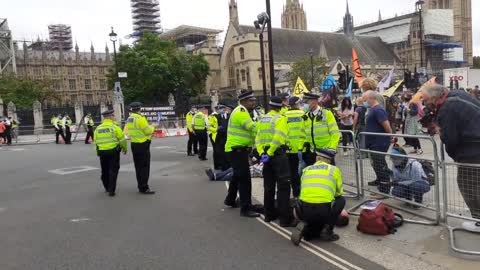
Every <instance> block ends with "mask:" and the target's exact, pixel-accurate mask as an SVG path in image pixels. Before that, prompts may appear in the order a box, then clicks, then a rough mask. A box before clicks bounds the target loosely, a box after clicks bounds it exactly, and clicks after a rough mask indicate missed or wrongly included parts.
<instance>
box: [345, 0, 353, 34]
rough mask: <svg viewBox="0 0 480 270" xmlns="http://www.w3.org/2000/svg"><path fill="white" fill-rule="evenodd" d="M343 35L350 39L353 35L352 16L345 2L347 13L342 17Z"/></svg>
mask: <svg viewBox="0 0 480 270" xmlns="http://www.w3.org/2000/svg"><path fill="white" fill-rule="evenodd" d="M343 33H344V34H345V35H347V36H349V37H351V38H353V37H354V35H355V30H354V27H353V16H352V15H351V14H350V7H349V6H348V0H347V11H346V13H345V17H343Z"/></svg>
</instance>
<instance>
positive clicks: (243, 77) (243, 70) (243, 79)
mask: <svg viewBox="0 0 480 270" xmlns="http://www.w3.org/2000/svg"><path fill="white" fill-rule="evenodd" d="M246 80H247V76H246V73H245V69H242V82H244V81H246Z"/></svg>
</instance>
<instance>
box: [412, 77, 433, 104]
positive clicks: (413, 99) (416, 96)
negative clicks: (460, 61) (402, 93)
mask: <svg viewBox="0 0 480 270" xmlns="http://www.w3.org/2000/svg"><path fill="white" fill-rule="evenodd" d="M436 80H437V77H435V76H433V77H432V78H431V79H430V80H429V81H428V82H426V83H424V84H423V85H422V87H420V90H418V92H417V93H416V94H415V95H414V96H413V98H412V100H411V101H410V103H412V102H415V103H418V102H419V101H420V98H421V97H422V92H423V89H425V87H426V86H428V85H430V84H434V83H436Z"/></svg>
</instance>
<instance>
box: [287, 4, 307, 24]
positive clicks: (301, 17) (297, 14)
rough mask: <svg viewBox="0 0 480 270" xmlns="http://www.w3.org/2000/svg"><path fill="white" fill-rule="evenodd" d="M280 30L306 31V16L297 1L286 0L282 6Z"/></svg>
mask: <svg viewBox="0 0 480 270" xmlns="http://www.w3.org/2000/svg"><path fill="white" fill-rule="evenodd" d="M282 28H285V29H296V30H305V31H306V30H307V14H306V13H305V10H304V9H303V3H302V4H300V2H299V1H298V0H287V3H286V5H284V6H283V12H282Z"/></svg>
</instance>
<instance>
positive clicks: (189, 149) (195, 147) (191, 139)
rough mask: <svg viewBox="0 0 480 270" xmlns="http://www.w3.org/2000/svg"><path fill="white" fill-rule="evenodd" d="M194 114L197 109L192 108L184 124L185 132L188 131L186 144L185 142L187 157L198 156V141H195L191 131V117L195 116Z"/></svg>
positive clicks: (195, 138)
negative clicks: (185, 126)
mask: <svg viewBox="0 0 480 270" xmlns="http://www.w3.org/2000/svg"><path fill="white" fill-rule="evenodd" d="M196 112H197V108H195V106H192V107H191V108H190V111H189V112H188V113H187V116H186V122H187V123H186V124H187V130H188V142H187V155H188V156H194V155H196V154H198V141H197V137H196V136H195V132H194V131H193V116H194V115H195V113H196ZM192 147H193V153H192Z"/></svg>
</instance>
